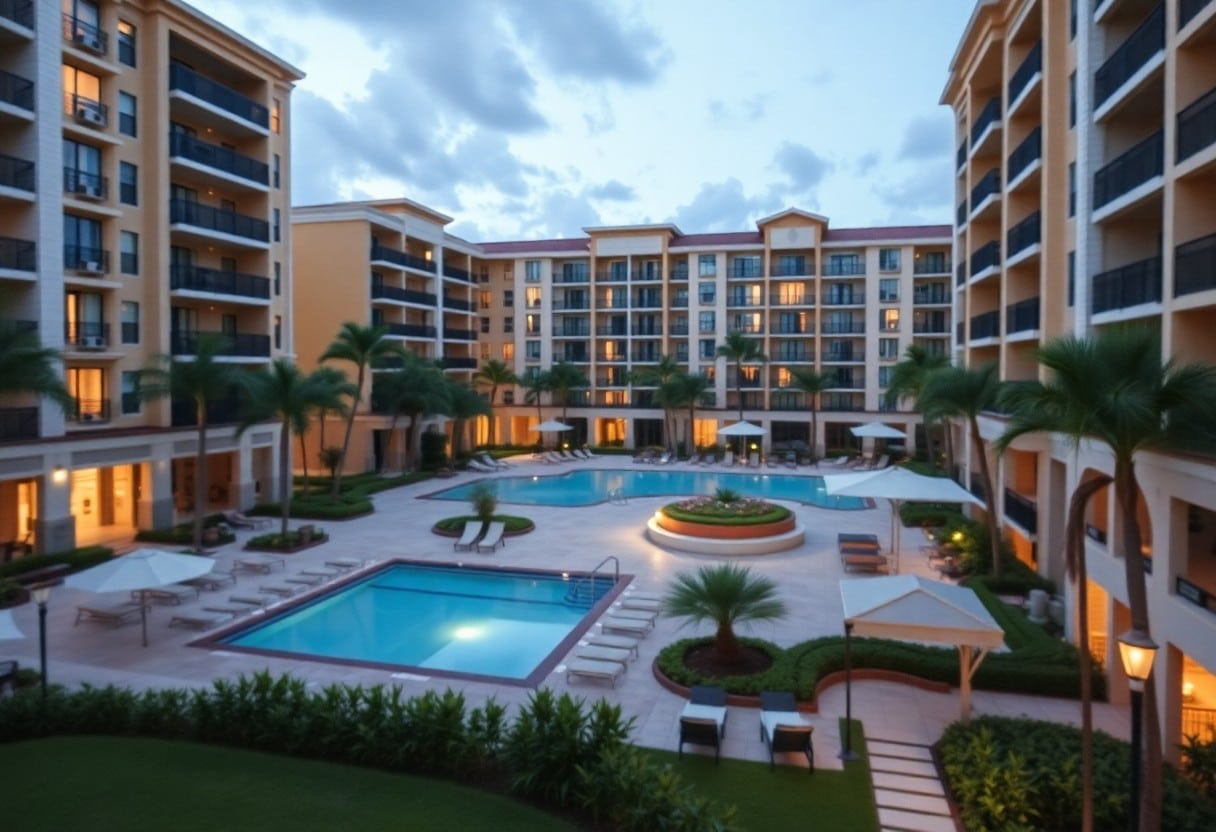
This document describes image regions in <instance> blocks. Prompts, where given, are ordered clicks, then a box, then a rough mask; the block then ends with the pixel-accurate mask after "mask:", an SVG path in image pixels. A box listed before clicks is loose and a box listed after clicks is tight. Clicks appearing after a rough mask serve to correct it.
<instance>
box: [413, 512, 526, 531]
mask: <svg viewBox="0 0 1216 832" xmlns="http://www.w3.org/2000/svg"><path fill="white" fill-rule="evenodd" d="M480 520H481V518H479V517H477V515H475V514H462V515H460V516H459V517H445V518H443V519H442V520H440V521H439V522H438V523H436V524H435V530H436V531H440V532H446V533H447V534H454V535H458V534H460V532H461V531H462V530H463V529H464V526H465V524H466V523H476V522H480ZM490 520H497V521H499V522H501V523H505V524H506V527H505V531H506V532H507V533H509V534H514V533H517V532H530V531H532V530H533V529H534V528H536V526H535V524H534V523H533V522H532V521H531V520H529V519H528V518H527V517H516V516H515V515H513V514H495V515H493V516H492V517H491V518H490Z"/></svg>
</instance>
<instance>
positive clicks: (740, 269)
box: [726, 260, 764, 278]
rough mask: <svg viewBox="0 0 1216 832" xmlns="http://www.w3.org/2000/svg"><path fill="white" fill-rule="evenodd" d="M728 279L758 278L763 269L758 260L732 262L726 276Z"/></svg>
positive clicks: (761, 275)
mask: <svg viewBox="0 0 1216 832" xmlns="http://www.w3.org/2000/svg"><path fill="white" fill-rule="evenodd" d="M726 276H727V277H729V278H760V277H763V276H764V269H762V268H761V267H760V262H759V261H758V260H733V261H731V264H730V268H729V270H728V271H727V274H726Z"/></svg>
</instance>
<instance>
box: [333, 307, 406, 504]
mask: <svg viewBox="0 0 1216 832" xmlns="http://www.w3.org/2000/svg"><path fill="white" fill-rule="evenodd" d="M387 333H388V328H387V327H384V326H361V325H360V324H357V323H354V322H353V321H347V322H346V323H344V324H342V328H341V329H339V330H338V335H337V337H336V338H334V340H333V342H332V343H331V344H330V345H329V346H328V347H327V348H326V350H325V352H324V353H322V354H321V358H320V360H321V361H349V362H350V363H351V364H354V365H355V368H356V370H357V371H358V372H357V375H356V376H355V390H356V394H355V397H354V400H353V401H352V402H351V408H350V412H349V413H347V415H346V433H345V434H344V435H343V437H342V465H341V466H339V467H338V469H337V471H338V475H337V476H336V477H334V482H333V488H332V490H331V492H330V496H331V497H333V498H334V499H337V497H338V489H339V488H340V487H341V483H342V470H343V469H344V468H345V467H346V455H347V453H349V452H350V435H351V433H352V432H353V431H354V429H355V414H356V413H357V412H358V410H359V401H360V400H361V399H362V398H363V381H364V379H365V377H366V376H367V371H368V368H371V367H375V366H377V365H378V364H380V363H382V362H383V361H384V359H386V358H389V357H397V356H400V355H402V349H401V347H400V346H398V345H397V344H395V343H393V342H392V341H390V340H388V338H387V337H386V334H387Z"/></svg>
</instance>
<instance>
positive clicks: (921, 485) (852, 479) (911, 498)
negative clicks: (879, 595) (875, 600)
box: [823, 467, 979, 572]
mask: <svg viewBox="0 0 1216 832" xmlns="http://www.w3.org/2000/svg"><path fill="white" fill-rule="evenodd" d="M823 487H824V489H825V490H826V491H827V493H829V494H834V495H837V496H840V497H875V498H879V497H881V498H882V499H884V500H890V501H891V553H892V554H893V555H895V571H896V572H898V571H899V525H900V524H899V507H900V505H901V504H902V503H904V502H927V503H979V500H977V499H976V498H975V496H974V495H973V494H972V493H971V492H970V491H968V490H967V489H965V488H963V487H962V486H961V485H959V484H958V483H956V482H955V481H954V480H952V479H949V478H947V477H926V476H924V475H922V474H916V473H913V472H912V471H909V470H908V469H907V468H899V467H893V468H884V469H882V470H881V471H863V472H861V473H858V474H835V475H829V476H826V477H824V478H823Z"/></svg>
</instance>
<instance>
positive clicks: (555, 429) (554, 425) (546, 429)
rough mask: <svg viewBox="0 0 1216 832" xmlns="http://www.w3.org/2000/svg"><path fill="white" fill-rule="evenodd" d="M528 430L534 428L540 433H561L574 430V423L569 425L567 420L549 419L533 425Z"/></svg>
mask: <svg viewBox="0 0 1216 832" xmlns="http://www.w3.org/2000/svg"><path fill="white" fill-rule="evenodd" d="M528 430H534V431H537V432H539V433H561V432H562V431H564V430H574V425H567V424H566V423H565V422H559V421H557V420H556V419H548V420H546V421H544V422H541V423H540V424H539V425H533V426H532V427H530V428H528Z"/></svg>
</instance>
